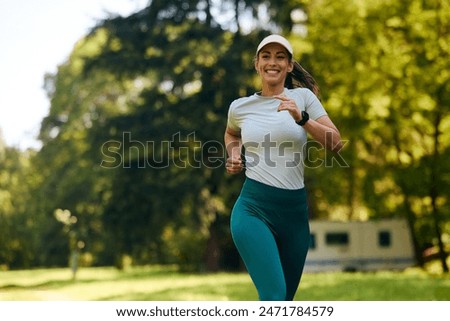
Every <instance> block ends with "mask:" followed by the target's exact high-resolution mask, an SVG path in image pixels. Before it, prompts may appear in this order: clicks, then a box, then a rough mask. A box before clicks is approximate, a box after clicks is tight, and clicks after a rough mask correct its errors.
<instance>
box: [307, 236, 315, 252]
mask: <svg viewBox="0 0 450 321" xmlns="http://www.w3.org/2000/svg"><path fill="white" fill-rule="evenodd" d="M309 248H310V249H311V250H314V249H315V248H316V234H314V233H311V235H310V236H309Z"/></svg>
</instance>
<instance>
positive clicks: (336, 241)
mask: <svg viewBox="0 0 450 321" xmlns="http://www.w3.org/2000/svg"><path fill="white" fill-rule="evenodd" d="M325 242H326V243H327V245H348V233H345V232H338V233H327V234H326V235H325Z"/></svg>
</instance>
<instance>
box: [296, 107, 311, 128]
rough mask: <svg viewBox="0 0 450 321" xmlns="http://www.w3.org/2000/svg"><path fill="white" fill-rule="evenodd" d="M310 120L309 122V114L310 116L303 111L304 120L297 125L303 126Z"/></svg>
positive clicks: (297, 122)
mask: <svg viewBox="0 0 450 321" xmlns="http://www.w3.org/2000/svg"><path fill="white" fill-rule="evenodd" d="M308 120H309V114H308V113H307V112H306V111H304V110H302V119H301V120H299V121H296V122H295V123H296V124H297V125H300V126H303V125H305V124H306V122H307V121H308Z"/></svg>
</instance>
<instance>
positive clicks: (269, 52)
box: [255, 43, 294, 86]
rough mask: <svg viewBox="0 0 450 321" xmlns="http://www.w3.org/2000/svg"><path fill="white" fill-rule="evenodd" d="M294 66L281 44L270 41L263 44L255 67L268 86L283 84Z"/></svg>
mask: <svg viewBox="0 0 450 321" xmlns="http://www.w3.org/2000/svg"><path fill="white" fill-rule="evenodd" d="M293 67H294V64H293V62H292V61H290V60H289V55H288V52H287V50H286V48H284V47H283V46H282V45H280V44H278V43H270V44H268V45H266V46H264V47H263V48H262V49H261V50H260V51H259V53H258V57H257V59H256V62H255V69H256V71H257V72H258V73H259V75H260V76H261V79H262V81H263V83H266V84H267V85H269V86H277V85H280V83H281V84H283V85H284V81H285V79H286V75H287V73H288V72H291V71H292V69H293Z"/></svg>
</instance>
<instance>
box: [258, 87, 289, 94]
mask: <svg viewBox="0 0 450 321" xmlns="http://www.w3.org/2000/svg"><path fill="white" fill-rule="evenodd" d="M283 92H284V86H274V87H272V86H264V85H263V88H262V90H261V96H275V95H281V94H282V93H283Z"/></svg>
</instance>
